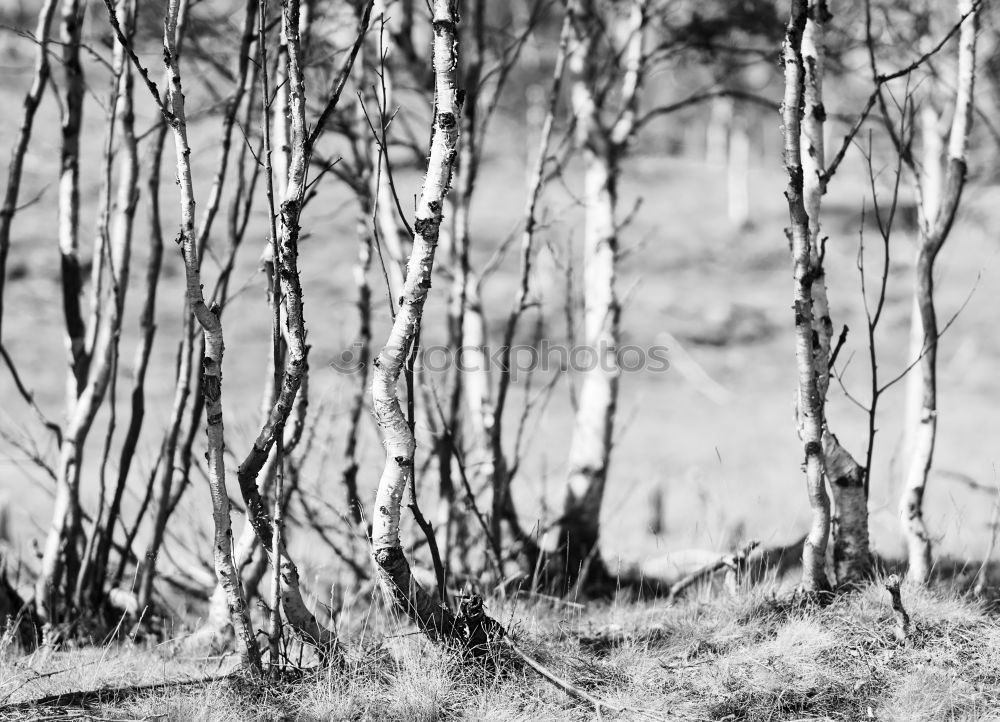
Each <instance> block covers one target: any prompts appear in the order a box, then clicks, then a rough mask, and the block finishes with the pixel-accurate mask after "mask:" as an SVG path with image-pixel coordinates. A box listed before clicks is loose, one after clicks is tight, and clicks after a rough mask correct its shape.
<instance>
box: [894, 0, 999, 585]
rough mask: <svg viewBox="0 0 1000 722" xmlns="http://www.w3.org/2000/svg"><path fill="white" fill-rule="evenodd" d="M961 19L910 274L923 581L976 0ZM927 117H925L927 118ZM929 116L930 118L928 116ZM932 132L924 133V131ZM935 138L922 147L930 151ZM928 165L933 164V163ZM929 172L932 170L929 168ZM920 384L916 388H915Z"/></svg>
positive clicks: (916, 536)
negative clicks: (947, 111) (947, 246)
mask: <svg viewBox="0 0 1000 722" xmlns="http://www.w3.org/2000/svg"><path fill="white" fill-rule="evenodd" d="M957 8H958V14H959V18H960V19H961V21H962V24H961V28H960V30H959V38H958V63H957V76H956V79H955V86H954V87H955V107H954V111H953V116H952V122H951V130H950V133H949V135H948V147H947V166H946V170H945V176H944V179H943V184H940V186H939V187H940V188H941V193H940V197H937V191H936V188H935V186H937V185H938V184H936V183H934V182H933V179H931V183H929V184H928V191H929V192H928V194H927V195H925V196H923V197H922V198H920V199H919V201H920V207H921V214H920V229H919V240H918V246H917V259H916V271H915V277H914V313H913V329H912V331H911V338H912V339H914V341H915V343H913V344H912V348H913V349H914V350H917V349H919V352H918V354H917V355H918V358H919V362H918V364H917V366H918V370H919V376H917V377H915V380H914V381H913V382H912V384H913V386H912V388H913V391H911V397H913V398H914V399H916V398H917V396H919V403H914V404H913V405H912V411H911V415H910V416H909V417H908V418H907V434H908V437H909V438H910V439H912V443H911V444H910V446H909V448H908V453H909V456H910V458H909V459H908V460H907V464H908V466H907V471H906V478H905V485H904V489H903V494H902V497H901V499H900V507H899V515H900V520H901V523H902V526H903V531H904V535H905V537H906V543H907V556H908V560H909V575H910V578H912V579H914V580H917V581H919V582H921V583H925V582H926V581H927V580H928V578H929V576H930V572H931V538H930V535H929V533H928V530H927V525H926V523H925V521H924V510H923V500H924V492H925V489H926V487H927V477H928V475H929V473H930V470H931V466H932V464H933V459H934V446H935V442H936V441H937V424H938V418H937V415H938V411H937V349H938V339H939V335H940V331H939V328H938V322H937V311H936V308H935V301H934V263H935V260H936V259H937V256H938V254H939V253H940V251H941V249H942V247H943V246H944V243H945V241H947V240H948V236H949V235H950V233H951V229H952V224H953V223H954V221H955V216H956V213H957V211H958V206H959V201H960V200H961V197H962V190H963V188H964V186H965V178H966V170H967V163H966V152H967V146H968V142H969V133H970V130H971V128H972V116H973V112H974V107H973V91H974V88H975V78H976V32H977V29H978V22H979V5H978V3H977V2H975V1H974V0H959V2H958V4H957ZM925 122H926V121H925ZM930 122H933V121H932V120H931V121H930ZM929 135H930V133H927V134H925V137H927V136H929ZM934 149H935V142H934V141H933V140H932V142H930V143H927V147H926V148H925V150H927V151H928V152H934ZM928 168H933V163H932V164H929V166H928ZM931 172H933V171H931ZM917 389H919V391H917Z"/></svg>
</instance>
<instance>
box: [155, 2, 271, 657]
mask: <svg viewBox="0 0 1000 722" xmlns="http://www.w3.org/2000/svg"><path fill="white" fill-rule="evenodd" d="M184 2H185V0H170V2H169V5H168V8H167V16H166V21H165V22H164V33H163V59H164V64H165V65H166V67H167V72H168V75H169V84H168V95H167V98H168V105H167V112H168V113H169V115H167V117H166V120H167V122H168V123H169V125H170V127H171V130H172V131H173V137H174V149H175V153H176V157H177V180H178V187H179V189H180V210H181V227H180V242H181V249H182V253H183V257H184V271H185V280H186V285H187V298H188V305H189V307H190V309H191V313H192V314H193V315H194V317H195V318H196V319H197V321H198V324H199V325H200V326H201V329H202V331H203V336H204V341H205V351H204V356H203V357H202V382H201V384H202V388H201V393H202V397H203V398H204V402H205V412H206V415H207V419H208V424H207V427H208V429H207V437H208V451H207V453H206V459H207V462H208V464H207V467H208V477H209V487H210V490H211V496H212V516H213V520H214V526H215V541H214V555H215V572H216V577H217V578H218V580H219V582H220V584H221V585H222V587H223V588H224V589H225V592H226V599H227V602H228V606H229V617H230V619H231V620H232V624H233V628H234V629H235V630H236V637H237V640H238V641H237V645H238V649H239V652H240V655H241V657H242V658H243V659H244V661H245V662H246V663H248V664H249V665H250V667H251V668H252V669H254V670H257V671H259V670H260V666H261V665H260V650H259V649H258V647H257V642H256V639H255V636H254V634H253V630H252V628H251V626H250V619H249V616H248V614H247V610H246V606H245V604H244V602H243V598H242V595H241V589H240V584H239V577H238V575H237V572H236V568H235V566H234V564H233V556H232V550H231V544H232V527H231V521H230V516H229V497H228V495H227V493H226V466H225V440H224V428H223V416H222V354H223V349H224V342H223V335H222V322H221V320H220V319H219V309H218V308H217V307H216V308H209V307H208V305H207V304H206V303H205V297H204V295H203V293H202V288H201V269H200V265H201V264H200V259H199V254H198V249H197V247H196V242H195V226H194V224H195V197H194V185H193V180H192V176H191V163H190V156H191V148H190V145H189V144H188V138H187V123H186V119H185V113H184V93H183V89H182V86H181V74H180V67H179V65H178V57H177V52H176V50H177V48H176V29H177V19H178V14H179V13H180V10H181V4H182V3H184Z"/></svg>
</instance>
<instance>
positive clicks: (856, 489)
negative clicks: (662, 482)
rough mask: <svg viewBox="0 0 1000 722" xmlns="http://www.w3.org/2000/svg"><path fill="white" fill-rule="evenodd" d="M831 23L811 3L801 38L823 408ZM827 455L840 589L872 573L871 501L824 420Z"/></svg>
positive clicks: (823, 7)
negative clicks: (826, 83)
mask: <svg viewBox="0 0 1000 722" xmlns="http://www.w3.org/2000/svg"><path fill="white" fill-rule="evenodd" d="M829 19H830V13H829V9H828V7H827V2H826V0H809V9H808V19H807V20H806V25H805V29H804V31H803V35H802V58H803V61H804V68H803V71H804V77H803V102H804V106H803V110H802V139H801V143H802V146H803V147H802V151H803V152H802V175H803V178H802V185H803V197H804V198H803V202H804V205H805V211H806V214H807V215H808V216H809V254H810V259H811V263H812V267H813V281H812V299H813V332H814V334H815V338H816V341H817V343H816V345H815V348H814V354H813V364H814V367H815V372H816V378H817V382H816V383H817V390H818V393H819V396H820V398H821V399H822V400H823V402H824V404H825V402H826V396H827V392H828V391H829V387H830V372H829V364H830V345H831V340H832V338H833V322H832V321H831V319H830V305H829V302H828V300H827V292H826V269H824V268H823V258H822V254H821V245H822V244H823V240H822V238H821V223H820V215H821V213H820V212H821V209H822V198H823V193H824V192H825V187H824V186H825V182H824V179H823V174H824V172H825V171H826V162H825V146H824V126H825V123H824V120H825V118H826V111H825V109H824V107H823V73H824V60H825V57H824V56H825V50H826V47H825V43H826V35H825V25H826V22H827V21H828V20H829ZM823 423H824V426H823V454H824V457H825V464H826V470H825V475H826V479H827V481H828V483H829V488H830V492H831V495H832V497H833V517H832V520H831V531H832V535H833V563H834V577H835V580H836V582H837V583H838V584H851V583H855V582H858V581H860V580H861V579H863V578H864V577H866V576H868V575H869V574H870V570H871V555H870V552H869V546H868V498H867V493H866V485H865V470H864V469H863V468H861V466H860V465H859V464H858V463H857V462H856V461H855V460H854V458H853V457H852V456H851V455H850V454H849V453H848V452H847V451H846V450H845V449H844V448H843V447H842V446H841V445H840V442H839V441H838V439H837V437H836V436H835V435H834V434H833V433H832V431H831V430H830V427H829V420H828V419H826V418H825V415H824V419H823Z"/></svg>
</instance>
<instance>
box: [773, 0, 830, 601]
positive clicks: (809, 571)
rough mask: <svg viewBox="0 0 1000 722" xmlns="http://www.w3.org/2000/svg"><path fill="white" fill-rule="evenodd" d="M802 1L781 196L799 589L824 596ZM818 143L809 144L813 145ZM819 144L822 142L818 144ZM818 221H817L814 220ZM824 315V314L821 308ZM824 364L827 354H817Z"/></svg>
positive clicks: (792, 45) (799, 0)
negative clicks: (798, 476)
mask: <svg viewBox="0 0 1000 722" xmlns="http://www.w3.org/2000/svg"><path fill="white" fill-rule="evenodd" d="M807 12H808V11H807V2H806V0H792V8H791V16H790V18H789V21H788V27H787V29H786V33H785V43H784V50H783V55H784V66H785V93H784V98H783V102H782V133H783V135H784V156H785V170H786V172H787V174H788V187H787V189H786V191H785V197H786V199H787V200H788V211H789V216H790V219H791V238H792V261H793V264H794V277H795V284H794V310H795V358H796V366H797V370H798V397H797V408H796V411H797V415H798V426H799V438H800V439H801V440H802V444H803V447H804V451H805V471H806V488H807V491H808V494H809V504H810V507H811V509H812V515H813V518H812V524H811V526H810V529H809V534H808V536H807V537H806V542H805V546H804V548H803V553H802V585H803V588H804V589H805V590H806V591H808V592H821V591H826V590H827V589H829V587H830V583H829V580H828V578H827V575H826V569H825V561H826V545H827V537H828V535H829V531H830V498H829V496H828V495H827V492H826V486H825V484H824V481H823V475H824V462H823V447H822V437H823V427H824V413H823V395H822V394H821V393H820V384H819V374H820V371H821V370H820V369H817V368H816V367H817V363H816V354H815V352H814V348H813V335H814V320H815V319H816V318H817V309H815V307H814V299H813V281H814V279H815V276H816V273H817V269H816V267H815V265H814V251H813V249H812V243H811V239H812V234H811V229H810V216H809V214H808V213H807V211H806V207H805V200H804V188H803V185H804V171H803V163H804V158H803V153H802V148H801V133H802V127H801V111H800V108H801V106H802V104H803V96H804V85H805V82H806V71H805V65H806V63H805V62H804V60H803V34H804V32H805V28H806V17H807ZM815 140H816V139H813V142H815ZM818 140H819V143H820V144H821V145H822V137H820V138H819V139H818ZM817 219H818V216H817ZM823 310H825V309H823ZM821 358H823V359H825V358H826V355H822V354H821Z"/></svg>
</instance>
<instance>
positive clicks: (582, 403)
mask: <svg viewBox="0 0 1000 722" xmlns="http://www.w3.org/2000/svg"><path fill="white" fill-rule="evenodd" d="M584 163H585V166H586V171H585V172H586V177H585V179H584V203H585V208H586V220H585V224H586V231H585V236H584V270H583V272H584V284H585V288H586V292H585V294H584V327H585V330H584V334H585V344H586V346H587V347H588V348H590V349H592V350H593V354H594V358H593V361H594V363H593V364H592V367H591V368H590V369H588V370H586V371H583V382H582V384H581V385H580V392H579V397H578V399H579V403H578V407H577V412H576V419H575V421H574V426H573V440H572V444H571V446H570V452H569V459H568V465H569V474H568V481H567V485H566V499H565V501H564V502H563V522H562V525H561V529H560V539H559V542H560V544H559V548H560V550H561V552H562V553H563V554H564V557H563V558H561V559H560V560H559V563H560V565H563V564H565V572H566V574H567V580H568V581H569V582H570V583H572V582H573V581H574V580H576V579H577V577H578V575H580V574H581V573H583V572H584V571H585V570H586V568H587V567H588V566H589V568H590V573H591V574H593V575H594V576H595V577H596V578H600V577H601V574H600V573H601V572H602V571H603V565H602V563H601V559H600V555H599V552H598V549H597V544H598V540H599V535H600V513H601V502H602V500H603V498H604V487H605V483H606V482H607V474H608V462H609V460H610V458H611V443H612V433H613V431H614V418H615V408H616V405H617V399H618V378H619V374H620V371H619V369H618V360H617V356H616V353H617V346H618V318H619V310H620V309H619V305H618V297H617V294H616V291H615V271H616V267H617V263H618V237H617V230H616V226H615V207H616V204H617V189H616V187H615V186H616V180H617V176H618V168H617V161H616V159H615V158H613V157H612V158H608V157H601V156H600V155H598V154H596V153H594V152H593V151H591V150H587V151H585V152H584Z"/></svg>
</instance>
